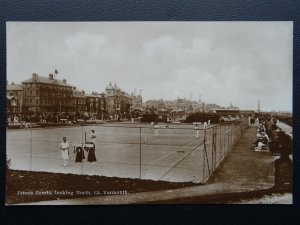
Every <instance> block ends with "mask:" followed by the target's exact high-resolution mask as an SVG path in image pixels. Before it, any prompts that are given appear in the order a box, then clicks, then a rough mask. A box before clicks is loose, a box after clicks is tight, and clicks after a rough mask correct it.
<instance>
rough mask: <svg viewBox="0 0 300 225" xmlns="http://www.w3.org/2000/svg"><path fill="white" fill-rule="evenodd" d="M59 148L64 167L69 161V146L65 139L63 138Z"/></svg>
mask: <svg viewBox="0 0 300 225" xmlns="http://www.w3.org/2000/svg"><path fill="white" fill-rule="evenodd" d="M59 148H60V150H61V155H62V158H63V163H64V166H67V164H68V161H69V148H70V146H69V143H68V142H67V138H66V137H63V142H61V143H60V146H59Z"/></svg>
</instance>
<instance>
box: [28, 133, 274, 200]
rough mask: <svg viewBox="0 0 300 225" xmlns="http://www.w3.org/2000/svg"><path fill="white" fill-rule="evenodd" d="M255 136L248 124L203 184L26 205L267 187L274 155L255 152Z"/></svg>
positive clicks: (169, 196)
mask: <svg viewBox="0 0 300 225" xmlns="http://www.w3.org/2000/svg"><path fill="white" fill-rule="evenodd" d="M255 138H256V128H255V127H249V128H248V129H247V130H246V131H245V132H244V134H243V135H242V137H241V139H240V140H239V142H238V143H237V145H236V146H235V147H234V149H233V150H232V151H231V152H230V153H229V154H228V156H227V158H226V159H225V160H224V162H223V163H222V164H221V165H220V167H219V168H218V169H217V171H216V172H215V173H214V174H213V175H212V176H211V178H210V179H209V180H208V182H207V184H205V185H198V186H193V187H186V188H180V189H172V190H163V191H153V192H144V193H133V194H126V195H113V196H99V197H89V198H77V199H67V200H55V201H44V202H35V203H29V205H115V204H118V205H120V204H143V203H147V202H155V201H164V200H166V201H168V200H172V199H178V198H189V197H199V196H203V195H213V194H221V193H238V192H248V191H254V190H262V189H267V188H271V187H273V180H274V161H275V159H276V158H277V156H273V155H272V154H271V153H269V152H255V151H254V150H252V149H251V148H250V146H251V142H252V141H254V140H255ZM175 203H176V202H175Z"/></svg>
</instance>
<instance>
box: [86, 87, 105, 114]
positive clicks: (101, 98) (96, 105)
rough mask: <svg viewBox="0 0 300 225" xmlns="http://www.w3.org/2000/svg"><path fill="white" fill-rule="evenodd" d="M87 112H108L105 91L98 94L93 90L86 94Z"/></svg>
mask: <svg viewBox="0 0 300 225" xmlns="http://www.w3.org/2000/svg"><path fill="white" fill-rule="evenodd" d="M85 106H86V107H85V108H86V112H88V113H90V114H94V115H101V114H102V115H103V114H105V113H106V102H105V95H104V93H101V94H98V93H97V92H92V93H91V94H87V95H86V96H85Z"/></svg>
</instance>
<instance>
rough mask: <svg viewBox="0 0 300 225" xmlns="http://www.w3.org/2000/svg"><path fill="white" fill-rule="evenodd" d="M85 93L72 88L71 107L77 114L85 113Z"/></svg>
mask: <svg viewBox="0 0 300 225" xmlns="http://www.w3.org/2000/svg"><path fill="white" fill-rule="evenodd" d="M85 99H86V96H85V91H83V90H79V89H77V88H76V87H73V107H74V110H75V112H77V113H85V112H86V110H87V109H86V102H85Z"/></svg>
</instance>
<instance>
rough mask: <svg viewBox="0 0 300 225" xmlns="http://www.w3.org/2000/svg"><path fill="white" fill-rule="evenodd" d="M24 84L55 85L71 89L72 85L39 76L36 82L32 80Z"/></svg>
mask: <svg viewBox="0 0 300 225" xmlns="http://www.w3.org/2000/svg"><path fill="white" fill-rule="evenodd" d="M22 83H43V84H54V85H60V86H66V87H71V85H69V84H66V83H64V82H63V81H62V80H58V79H54V78H53V80H51V79H49V78H48V77H42V76H39V75H36V80H34V79H33V78H30V79H28V80H25V81H23V82H22Z"/></svg>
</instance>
